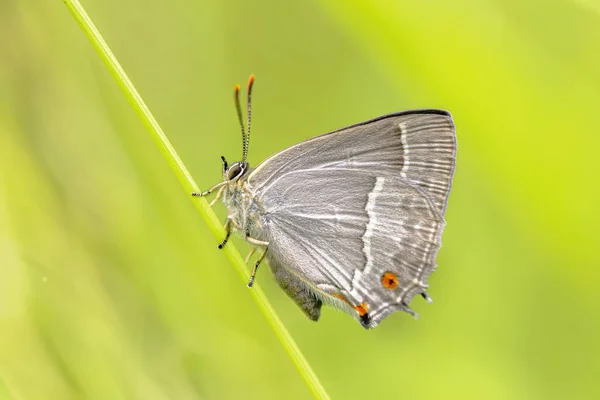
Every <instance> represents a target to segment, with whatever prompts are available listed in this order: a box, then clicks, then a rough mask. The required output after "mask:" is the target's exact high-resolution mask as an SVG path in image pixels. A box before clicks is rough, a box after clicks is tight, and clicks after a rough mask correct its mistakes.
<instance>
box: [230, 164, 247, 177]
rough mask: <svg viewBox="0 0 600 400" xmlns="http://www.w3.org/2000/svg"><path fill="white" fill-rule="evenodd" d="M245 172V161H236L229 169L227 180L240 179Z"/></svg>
mask: <svg viewBox="0 0 600 400" xmlns="http://www.w3.org/2000/svg"><path fill="white" fill-rule="evenodd" d="M244 172H246V165H245V163H235V164H233V165H231V167H229V169H228V170H227V180H230V181H234V180H236V179H239V178H241V176H242V175H244Z"/></svg>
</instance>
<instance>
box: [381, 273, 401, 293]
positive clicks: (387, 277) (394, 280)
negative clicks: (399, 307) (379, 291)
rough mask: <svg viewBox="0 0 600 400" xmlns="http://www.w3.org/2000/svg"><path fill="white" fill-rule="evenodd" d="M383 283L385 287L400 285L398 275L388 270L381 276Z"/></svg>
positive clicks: (391, 287)
mask: <svg viewBox="0 0 600 400" xmlns="http://www.w3.org/2000/svg"><path fill="white" fill-rule="evenodd" d="M381 283H382V284H383V287H386V288H388V289H395V288H396V286H398V277H397V276H396V275H395V274H393V273H391V272H386V273H385V274H383V276H382V277H381Z"/></svg>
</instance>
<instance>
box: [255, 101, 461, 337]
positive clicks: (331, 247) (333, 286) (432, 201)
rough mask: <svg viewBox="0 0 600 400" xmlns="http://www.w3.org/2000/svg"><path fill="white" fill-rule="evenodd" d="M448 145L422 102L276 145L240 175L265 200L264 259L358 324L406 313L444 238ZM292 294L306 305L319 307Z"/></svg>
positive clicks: (442, 118) (449, 130) (451, 147)
mask: <svg viewBox="0 0 600 400" xmlns="http://www.w3.org/2000/svg"><path fill="white" fill-rule="evenodd" d="M455 148H456V145H455V137H454V125H453V123H452V119H451V117H450V116H449V115H448V114H447V113H445V112H438V111H435V112H434V110H425V111H419V112H409V113H399V114H393V115H389V116H385V117H381V118H378V119H375V120H372V121H369V122H366V123H363V124H359V125H354V126H352V127H349V128H345V129H342V130H339V131H336V132H333V133H330V134H326V135H323V136H319V137H317V138H314V139H311V140H309V141H306V142H303V143H300V144H298V145H296V146H293V147H291V148H288V149H286V150H284V151H282V152H280V153H278V154H276V155H275V156H273V157H272V158H271V159H269V160H267V162H265V163H263V164H261V165H259V166H258V167H257V168H256V169H255V170H254V171H253V172H252V173H251V174H250V176H249V178H248V180H247V184H248V188H249V189H250V190H251V191H253V192H254V195H255V198H257V199H259V202H260V204H261V206H262V208H263V209H264V216H263V229H264V234H265V236H266V240H267V241H268V242H269V243H270V245H269V251H268V259H269V262H270V264H272V265H276V266H277V269H281V268H284V269H285V273H286V284H288V285H289V283H290V282H291V283H292V286H293V287H294V288H301V289H302V294H303V295H306V292H307V291H309V292H311V293H314V294H315V295H316V301H321V300H322V301H324V302H327V303H329V304H333V305H335V306H337V307H339V308H342V309H344V310H346V311H348V312H350V313H351V314H353V315H355V316H356V317H357V318H358V319H359V320H360V321H361V323H362V324H363V325H364V326H365V327H368V328H371V327H374V326H376V325H377V324H378V323H379V322H380V321H381V320H382V319H383V318H385V316H387V315H388V314H390V313H391V312H393V311H397V310H404V311H409V312H411V310H410V309H409V308H408V304H409V303H410V301H411V299H412V297H413V296H414V295H415V294H417V293H424V290H425V288H426V287H427V277H428V276H429V274H431V272H432V271H433V270H434V268H435V257H436V255H437V252H438V250H439V247H440V246H441V235H442V231H443V227H444V221H443V213H444V210H445V207H446V202H447V196H448V192H449V190H450V184H451V179H452V173H453V171H454V158H455ZM276 278H277V277H276ZM280 285H282V287H283V286H284V285H283V284H282V282H280ZM288 292H289V290H288ZM288 294H290V293H288ZM290 295H291V297H294V295H293V294H290ZM295 300H296V302H297V303H298V304H299V305H300V306H301V308H303V310H304V311H305V312H307V314H309V312H310V310H315V309H317V308H320V303H318V307H316V306H315V305H314V304H312V305H309V306H308V307H307V306H305V304H306V302H301V301H298V299H295ZM301 303H302V304H301ZM309 315H310V314H309ZM317 318H318V315H317ZM313 319H316V318H313Z"/></svg>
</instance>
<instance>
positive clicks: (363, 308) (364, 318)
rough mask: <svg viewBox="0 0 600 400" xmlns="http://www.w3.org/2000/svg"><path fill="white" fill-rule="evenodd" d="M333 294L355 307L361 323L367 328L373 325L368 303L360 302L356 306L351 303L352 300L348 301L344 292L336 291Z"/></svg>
mask: <svg viewBox="0 0 600 400" xmlns="http://www.w3.org/2000/svg"><path fill="white" fill-rule="evenodd" d="M332 296H333V297H336V298H338V299H340V300H342V301H343V302H344V303H347V304H348V305H349V306H350V307H352V308H354V309H355V310H356V312H357V313H358V316H359V317H360V323H361V324H362V326H364V327H365V328H367V329H369V328H370V327H371V317H370V316H369V306H368V305H367V303H360V304H359V305H357V306H354V305H352V303H350V301H348V299H347V298H346V296H344V295H342V294H339V293H334V294H332Z"/></svg>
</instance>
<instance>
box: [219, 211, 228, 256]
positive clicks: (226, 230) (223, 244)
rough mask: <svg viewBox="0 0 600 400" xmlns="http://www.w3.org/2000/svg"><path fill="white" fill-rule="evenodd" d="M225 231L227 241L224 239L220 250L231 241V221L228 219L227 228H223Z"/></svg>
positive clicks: (220, 244)
mask: <svg viewBox="0 0 600 400" xmlns="http://www.w3.org/2000/svg"><path fill="white" fill-rule="evenodd" d="M223 229H225V239H223V240H222V241H221V243H219V249H222V248H223V247H225V245H226V244H227V241H228V240H229V236H230V235H231V219H229V218H227V221H226V222H225V226H224V227H223Z"/></svg>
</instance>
